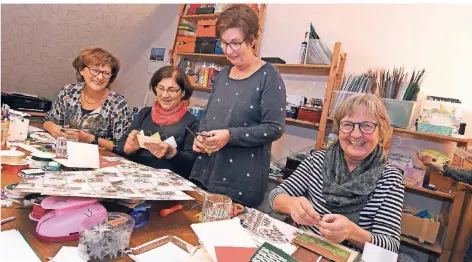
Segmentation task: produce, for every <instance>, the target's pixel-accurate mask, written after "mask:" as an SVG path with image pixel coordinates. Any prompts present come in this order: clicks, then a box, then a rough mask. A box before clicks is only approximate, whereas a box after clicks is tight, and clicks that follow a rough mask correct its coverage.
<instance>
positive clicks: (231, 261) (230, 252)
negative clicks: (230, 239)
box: [215, 247, 257, 262]
mask: <svg viewBox="0 0 472 262" xmlns="http://www.w3.org/2000/svg"><path fill="white" fill-rule="evenodd" d="M256 251H257V248H255V247H215V253H216V260H217V262H246V261H249V260H251V257H252V255H254V253H256Z"/></svg>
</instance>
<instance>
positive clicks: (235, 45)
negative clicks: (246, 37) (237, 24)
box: [220, 39, 244, 51]
mask: <svg viewBox="0 0 472 262" xmlns="http://www.w3.org/2000/svg"><path fill="white" fill-rule="evenodd" d="M243 43H244V41H241V42H236V41H234V42H233V41H232V42H229V43H228V42H226V41H224V40H223V39H220V46H221V49H223V50H226V48H227V47H228V46H229V47H230V48H231V50H233V51H238V50H239V49H241V45H242V44H243Z"/></svg>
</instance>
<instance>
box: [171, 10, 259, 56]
mask: <svg viewBox="0 0 472 262" xmlns="http://www.w3.org/2000/svg"><path fill="white" fill-rule="evenodd" d="M186 7H187V4H181V5H180V11H179V22H178V24H177V25H180V24H182V23H190V24H194V25H196V24H197V23H198V21H200V20H213V19H218V17H219V15H220V13H214V14H199V15H186V14H185V11H186V9H187V8H186ZM265 11H266V4H261V5H260V7H259V14H258V18H259V38H258V39H256V43H255V45H254V54H255V55H259V49H260V47H261V36H262V28H263V26H264V17H265ZM177 36H178V30H177V31H176V32H175V37H174V44H173V47H172V64H174V63H175V62H176V61H178V57H179V56H183V57H187V58H188V59H189V60H194V61H198V62H213V63H217V64H223V65H225V64H229V61H228V60H227V59H226V58H225V56H224V55H217V54H199V53H177V50H176V48H175V46H176V44H177Z"/></svg>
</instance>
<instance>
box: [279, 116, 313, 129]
mask: <svg viewBox="0 0 472 262" xmlns="http://www.w3.org/2000/svg"><path fill="white" fill-rule="evenodd" d="M285 123H287V124H289V125H294V126H300V127H305V128H311V129H317V128H318V127H319V126H320V124H319V123H313V122H309V121H303V120H297V119H292V118H285Z"/></svg>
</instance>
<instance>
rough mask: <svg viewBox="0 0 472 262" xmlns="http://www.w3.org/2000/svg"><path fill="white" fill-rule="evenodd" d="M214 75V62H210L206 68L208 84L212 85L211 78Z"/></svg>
mask: <svg viewBox="0 0 472 262" xmlns="http://www.w3.org/2000/svg"><path fill="white" fill-rule="evenodd" d="M215 75H216V68H215V64H214V63H213V64H211V66H210V68H209V69H208V86H209V87H213V78H215Z"/></svg>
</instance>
